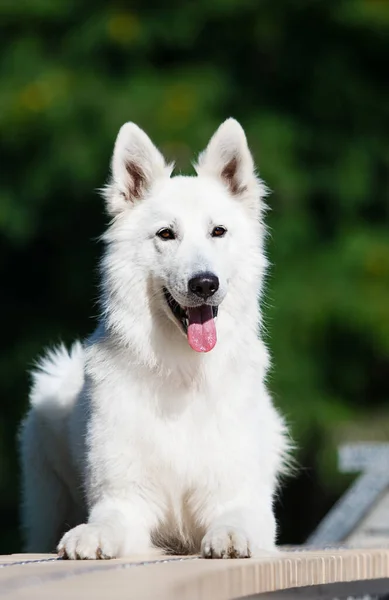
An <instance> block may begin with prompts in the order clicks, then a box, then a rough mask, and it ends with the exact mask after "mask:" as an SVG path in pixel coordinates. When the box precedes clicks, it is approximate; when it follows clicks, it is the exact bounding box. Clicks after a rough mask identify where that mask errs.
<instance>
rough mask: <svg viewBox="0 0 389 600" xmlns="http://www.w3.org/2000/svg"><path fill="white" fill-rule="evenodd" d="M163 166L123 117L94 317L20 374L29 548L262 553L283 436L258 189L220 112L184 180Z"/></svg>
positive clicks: (70, 554)
mask: <svg viewBox="0 0 389 600" xmlns="http://www.w3.org/2000/svg"><path fill="white" fill-rule="evenodd" d="M171 172H172V166H171V165H170V166H169V165H167V164H166V163H165V161H164V158H163V157H162V155H161V154H160V152H159V151H158V150H157V148H156V147H155V146H154V145H153V144H152V142H151V141H150V139H149V138H148V137H147V135H146V134H145V133H144V132H143V131H142V130H141V129H139V128H138V127H137V126H136V125H134V124H132V123H127V124H125V125H124V126H123V127H122V128H121V130H120V132H119V135H118V138H117V141H116V145H115V149H114V154H113V159H112V179H111V181H110V183H109V185H108V186H107V188H106V189H105V190H104V196H105V199H106V204H107V209H108V212H109V214H110V215H111V216H112V217H113V219H112V222H111V224H110V226H109V228H108V231H107V232H106V234H105V236H104V241H105V243H106V250H105V254H104V258H103V261H102V268H101V272H102V294H101V304H102V314H101V319H100V325H99V327H98V329H97V331H96V332H95V334H94V335H93V336H92V337H91V338H90V339H89V340H88V341H87V342H85V343H84V344H83V345H81V344H80V343H78V342H77V343H75V344H74V346H73V347H72V349H71V351H70V353H68V352H67V351H66V349H65V348H64V347H60V348H59V349H57V350H54V351H51V352H49V353H48V354H47V356H46V357H45V358H44V359H43V360H42V361H41V363H40V365H39V368H38V369H37V370H36V371H35V372H34V373H33V387H32V391H31V397H30V401H31V409H30V411H29V414H28V416H27V418H26V420H25V421H24V423H23V427H22V431H21V454H22V470H23V489H24V492H23V494H24V498H23V510H22V520H23V526H24V529H25V532H26V537H27V549H28V550H29V551H34V552H47V551H51V550H53V549H54V548H55V546H56V545H57V544H58V542H59V544H58V546H57V549H58V552H59V554H60V556H63V557H65V558H71V559H85V558H90V559H96V558H111V557H122V556H125V555H130V554H140V553H149V552H150V551H151V550H152V549H159V552H161V549H162V550H163V551H165V552H167V553H170V554H172V553H175V554H190V553H198V552H201V553H202V555H203V556H204V557H212V558H221V557H223V558H229V557H231V558H232V557H248V556H252V555H255V554H256V553H258V552H260V551H263V550H264V551H269V550H272V549H274V547H275V537H276V524H275V518H274V514H273V499H274V494H275V490H276V486H277V481H278V476H279V474H280V472H281V471H282V468H283V464H284V462H285V456H286V451H287V441H286V440H287V436H286V430H285V426H284V423H283V420H282V418H281V417H280V416H279V415H278V413H277V412H276V410H275V408H274V407H273V405H272V402H271V399H270V398H269V395H268V392H267V390H266V387H265V376H266V371H267V368H268V364H269V359H268V353H267V350H266V348H265V345H264V343H263V341H261V339H260V327H261V316H260V312H259V296H260V292H261V288H262V282H263V276H264V271H265V268H266V259H265V258H264V252H263V239H264V226H263V223H262V213H263V207H264V204H263V197H264V192H265V188H264V185H263V184H262V182H261V181H260V180H259V179H258V178H257V177H256V175H255V171H254V164H253V160H252V157H251V154H250V151H249V149H248V146H247V141H246V137H245V134H244V132H243V129H242V128H241V126H240V125H239V124H238V123H237V122H236V121H234V120H233V119H228V120H227V121H225V122H224V123H223V124H222V125H221V126H220V128H219V129H218V131H217V132H216V133H215V135H214V136H213V138H212V139H211V141H210V143H209V145H208V147H207V148H206V150H205V151H204V152H203V153H202V154H201V155H200V158H199V161H198V164H197V165H196V172H197V176H196V177H183V176H177V177H171ZM72 527H73V528H72ZM61 536H63V537H62V539H61ZM59 540H60V541H59Z"/></svg>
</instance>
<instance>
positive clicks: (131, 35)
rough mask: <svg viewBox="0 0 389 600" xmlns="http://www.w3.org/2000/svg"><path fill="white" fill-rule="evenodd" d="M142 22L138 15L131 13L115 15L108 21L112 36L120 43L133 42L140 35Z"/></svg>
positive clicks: (109, 31) (109, 32)
mask: <svg viewBox="0 0 389 600" xmlns="http://www.w3.org/2000/svg"><path fill="white" fill-rule="evenodd" d="M140 31H141V24H140V21H139V19H138V17H137V16H136V15H134V14H131V13H121V14H117V15H114V16H113V17H111V18H110V20H109V21H108V34H109V36H110V38H112V39H113V40H115V42H118V43H120V44H131V43H132V42H134V41H135V40H136V39H137V38H138V37H139V35H140Z"/></svg>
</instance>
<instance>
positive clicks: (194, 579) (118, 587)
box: [0, 547, 389, 600]
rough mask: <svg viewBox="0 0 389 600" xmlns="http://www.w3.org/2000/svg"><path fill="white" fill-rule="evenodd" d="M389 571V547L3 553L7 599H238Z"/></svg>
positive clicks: (0, 572) (0, 576) (0, 578)
mask: <svg viewBox="0 0 389 600" xmlns="http://www.w3.org/2000/svg"><path fill="white" fill-rule="evenodd" d="M386 577H389V549H377V550H375V549H361V550H356V549H329V550H317V551H315V550H308V549H306V548H304V547H301V548H295V549H290V550H281V551H280V552H279V553H277V554H274V555H271V556H270V555H266V556H263V557H261V558H256V559H247V560H244V559H243V560H242V559H241V560H204V559H200V558H198V557H157V558H156V556H155V555H154V556H150V557H146V558H145V557H129V558H126V559H120V560H110V561H66V560H59V559H57V558H56V557H55V556H53V555H38V554H37V555H27V554H14V555H9V556H1V557H0V597H5V598H10V599H12V600H16V599H27V598H29V599H31V598H39V600H46V599H47V600H48V599H50V600H51V599H53V598H60V599H66V598H71V599H72V600H76V599H78V598H80V599H81V598H82V599H85V598H89V597H91V598H93V600H103V599H104V600H122V599H126V600H208V599H209V600H232V599H237V598H241V597H243V596H249V595H251V596H253V595H255V594H259V593H266V592H271V591H275V590H283V589H289V588H294V587H302V586H309V585H317V584H325V583H335V582H344V581H359V580H367V579H379V578H386ZM388 589H389V580H388ZM263 598H266V594H265V595H264V596H263Z"/></svg>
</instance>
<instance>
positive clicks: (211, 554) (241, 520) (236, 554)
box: [201, 497, 276, 558]
mask: <svg viewBox="0 0 389 600" xmlns="http://www.w3.org/2000/svg"><path fill="white" fill-rule="evenodd" d="M207 521H208V525H207V527H206V534H205V536H204V538H203V540H202V543H201V554H202V556H203V557H204V558H250V557H251V556H258V555H260V554H261V553H263V552H274V551H275V536H276V523H275V518H274V514H273V508H272V499H271V497H268V498H266V499H265V498H263V497H262V498H260V497H258V498H257V499H256V500H254V499H253V501H252V502H249V503H246V502H239V501H236V502H226V503H225V505H223V504H219V503H216V502H215V505H214V507H213V510H212V509H211V510H210V514H209V518H207Z"/></svg>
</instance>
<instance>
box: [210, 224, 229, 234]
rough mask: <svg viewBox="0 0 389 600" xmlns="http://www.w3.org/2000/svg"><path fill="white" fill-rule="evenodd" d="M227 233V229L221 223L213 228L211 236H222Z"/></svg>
mask: <svg viewBox="0 0 389 600" xmlns="http://www.w3.org/2000/svg"><path fill="white" fill-rule="evenodd" d="M226 233H227V229H226V228H225V227H223V226H222V225H218V226H217V227H214V228H213V231H212V237H223V235H225V234H226Z"/></svg>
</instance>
